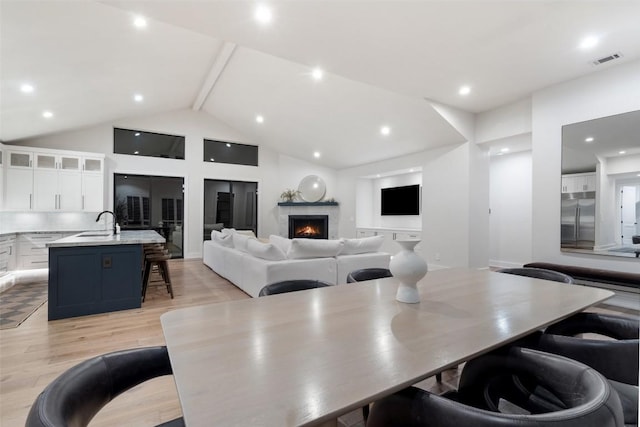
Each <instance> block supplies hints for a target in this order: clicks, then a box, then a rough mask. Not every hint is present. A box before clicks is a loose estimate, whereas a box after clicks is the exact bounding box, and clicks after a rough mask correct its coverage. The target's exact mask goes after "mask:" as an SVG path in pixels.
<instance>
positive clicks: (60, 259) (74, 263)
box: [47, 230, 165, 320]
mask: <svg viewBox="0 0 640 427" xmlns="http://www.w3.org/2000/svg"><path fill="white" fill-rule="evenodd" d="M164 242H165V239H164V237H162V236H161V235H159V234H158V233H157V232H155V231H153V230H140V231H123V232H122V233H121V234H112V233H110V232H101V231H89V232H84V233H80V234H75V235H73V236H69V237H65V238H62V239H58V240H54V241H53V242H49V243H47V247H48V248H49V320H55V319H63V318H67V317H75V316H84V315H88V314H97V313H106V312H111V311H117V310H127V309H132V308H140V306H141V304H142V302H141V301H142V245H143V244H146V243H164Z"/></svg>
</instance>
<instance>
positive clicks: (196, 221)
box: [12, 109, 337, 258]
mask: <svg viewBox="0 0 640 427" xmlns="http://www.w3.org/2000/svg"><path fill="white" fill-rule="evenodd" d="M114 127H121V128H125V129H136V130H143V131H150V132H158V133H167V134H172V135H183V136H185V139H186V144H185V145H186V147H185V160H176V159H162V158H152V157H139V156H129V155H121V154H114V153H113V128H114ZM204 138H208V139H217V140H223V141H232V142H241V143H249V144H251V143H254V142H253V141H248V140H246V138H245V137H244V136H243V135H242V134H241V133H240V132H238V131H236V130H234V129H232V128H230V127H228V126H227V125H225V124H224V123H222V122H220V121H218V120H217V119H215V118H214V117H212V116H210V115H209V114H206V113H203V112H194V111H192V110H190V109H186V110H178V111H173V112H168V113H162V114H158V115H153V116H145V117H135V118H128V119H123V120H117V121H114V122H113V123H105V124H100V125H96V126H93V127H89V128H85V129H80V130H75V131H71V132H64V133H59V134H55V135H49V136H45V137H40V138H31V139H27V140H22V141H18V142H12V144H14V145H26V146H34V147H47V148H55V149H67V150H81V151H89V152H97V153H104V154H105V155H106V159H105V170H106V173H105V177H106V186H105V208H106V209H112V208H113V174H114V173H123V174H127V173H128V174H139V175H157V176H175V177H182V178H184V179H185V192H184V200H185V203H184V206H185V212H184V218H185V221H184V222H185V227H184V228H185V230H184V233H185V247H184V256H185V258H192V257H200V256H202V225H203V220H204V207H203V194H204V184H203V183H204V179H222V180H237V181H253V182H258V193H259V194H258V224H259V230H258V234H259V235H260V236H268V235H269V234H278V222H277V209H276V208H277V202H278V201H279V197H280V193H281V192H282V191H283V190H284V189H285V188H287V187H289V188H290V187H297V184H298V183H299V181H300V179H301V178H302V177H303V176H305V175H308V174H310V173H315V174H317V175H320V176H321V177H322V178H323V179H324V180H325V181H326V182H327V189H328V190H327V192H328V194H331V192H332V191H333V189H334V188H336V186H337V184H336V179H335V176H336V174H335V172H334V171H333V170H331V169H328V168H322V167H318V166H315V165H313V164H311V163H306V162H303V161H297V160H296V159H293V158H291V157H287V156H283V155H280V154H278V153H276V152H274V151H272V150H269V149H266V148H264V147H262V146H261V147H260V148H259V150H260V151H259V166H258V167H253V166H243V165H228V164H217V163H210V162H203V139H204Z"/></svg>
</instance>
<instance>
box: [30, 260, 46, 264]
mask: <svg viewBox="0 0 640 427" xmlns="http://www.w3.org/2000/svg"><path fill="white" fill-rule="evenodd" d="M48 262H49V261H31V264H46V263H48Z"/></svg>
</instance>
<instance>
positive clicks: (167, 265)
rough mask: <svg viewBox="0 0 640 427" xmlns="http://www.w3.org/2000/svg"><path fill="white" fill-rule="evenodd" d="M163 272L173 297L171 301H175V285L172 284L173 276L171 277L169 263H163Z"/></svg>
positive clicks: (168, 289)
mask: <svg viewBox="0 0 640 427" xmlns="http://www.w3.org/2000/svg"><path fill="white" fill-rule="evenodd" d="M162 270H163V271H164V274H163V276H164V281H165V283H166V284H167V291H169V294H170V295H171V299H173V285H172V284H171V276H170V275H169V264H168V263H167V261H163V262H162Z"/></svg>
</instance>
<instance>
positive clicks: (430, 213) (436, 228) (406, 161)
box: [338, 143, 489, 267]
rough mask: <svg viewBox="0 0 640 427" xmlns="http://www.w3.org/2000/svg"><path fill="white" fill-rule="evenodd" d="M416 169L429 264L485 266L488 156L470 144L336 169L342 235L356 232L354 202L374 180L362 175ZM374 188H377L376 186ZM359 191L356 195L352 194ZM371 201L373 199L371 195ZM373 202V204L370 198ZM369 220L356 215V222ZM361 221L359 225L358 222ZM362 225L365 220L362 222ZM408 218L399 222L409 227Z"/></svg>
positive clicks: (424, 250) (424, 248)
mask: <svg viewBox="0 0 640 427" xmlns="http://www.w3.org/2000/svg"><path fill="white" fill-rule="evenodd" d="M412 167H420V168H421V169H422V215H421V216H422V224H421V226H420V227H419V228H421V229H422V243H421V244H420V245H419V248H418V249H417V251H418V252H419V253H420V254H421V255H422V256H423V257H424V258H425V259H426V260H427V262H428V263H429V265H431V266H447V267H454V266H471V267H486V266H487V265H488V259H489V240H488V228H489V227H488V199H489V196H488V191H489V190H488V189H489V184H488V159H487V157H486V152H484V151H483V150H481V149H480V148H478V147H476V146H475V144H472V143H464V144H458V145H454V146H447V147H440V148H436V149H433V150H426V151H422V152H419V153H415V154H412V155H408V156H402V157H397V158H394V159H390V160H387V161H384V162H377V163H371V164H367V165H362V166H358V167H354V168H349V169H344V170H341V171H339V172H338V180H339V182H340V187H339V188H340V191H341V193H340V200H341V201H343V202H342V203H341V206H340V208H341V220H340V235H341V236H345V237H353V236H354V235H355V218H356V200H358V201H360V199H361V198H363V197H365V196H363V195H361V194H360V192H362V191H364V192H367V193H370V192H371V189H372V188H373V187H374V184H373V183H372V184H371V185H366V184H365V183H366V181H365V180H363V179H362V177H365V176H371V175H375V174H377V173H384V172H390V171H397V170H401V169H408V168H412ZM374 191H375V190H374ZM354 194H357V196H356V197H353V195H354ZM370 200H373V199H370ZM372 204H373V202H372ZM361 219H364V220H368V219H367V218H366V217H365V218H362V216H361V215H358V220H361ZM358 225H361V224H360V223H359V224H358ZM363 225H364V224H363ZM411 225H412V223H411V222H410V221H408V220H406V219H405V220H400V222H397V223H395V226H398V227H401V228H411Z"/></svg>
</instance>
